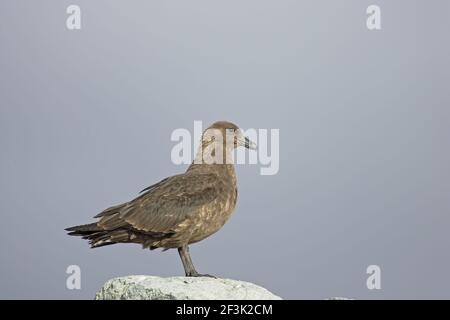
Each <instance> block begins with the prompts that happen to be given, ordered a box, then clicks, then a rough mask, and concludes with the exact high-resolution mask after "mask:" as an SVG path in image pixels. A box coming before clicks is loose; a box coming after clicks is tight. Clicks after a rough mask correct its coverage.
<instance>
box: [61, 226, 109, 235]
mask: <svg viewBox="0 0 450 320" xmlns="http://www.w3.org/2000/svg"><path fill="white" fill-rule="evenodd" d="M64 230H66V231H69V233H68V235H69V236H85V235H88V234H91V233H93V232H99V231H102V229H101V228H100V227H99V226H98V225H97V224H96V223H88V224H82V225H79V226H74V227H70V228H67V229H64Z"/></svg>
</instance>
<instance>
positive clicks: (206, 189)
mask: <svg viewBox="0 0 450 320" xmlns="http://www.w3.org/2000/svg"><path fill="white" fill-rule="evenodd" d="M238 147H244V148H247V149H256V144H255V143H254V142H252V141H251V140H250V139H249V138H248V137H246V136H244V134H243V132H242V130H241V129H240V128H239V127H238V126H237V125H235V124H233V123H231V122H228V121H217V122H215V123H213V124H212V125H210V126H209V127H208V128H207V129H206V130H204V131H203V133H202V136H201V141H200V144H199V147H198V151H197V153H196V155H195V158H194V160H193V162H192V163H191V164H190V165H189V167H188V168H187V170H186V171H185V172H184V173H181V174H177V175H173V176H170V177H167V178H165V179H163V180H161V181H159V182H157V183H155V184H153V185H151V186H149V187H147V188H145V189H143V190H142V191H141V192H140V193H139V195H138V196H137V197H136V198H134V199H132V200H131V201H128V202H125V203H121V204H118V205H115V206H112V207H109V208H107V209H105V210H104V211H102V212H100V213H99V214H97V215H96V216H95V217H94V218H95V219H98V220H97V221H96V222H93V223H89V224H84V225H78V226H74V227H70V228H66V229H65V230H66V231H68V235H71V236H81V237H82V239H86V240H88V241H89V244H90V246H91V248H98V247H103V246H107V245H113V244H118V243H136V244H141V245H142V248H144V249H150V250H154V249H157V248H161V249H162V250H163V251H166V250H168V249H177V250H178V253H179V256H180V258H181V262H182V264H183V268H184V272H185V275H186V277H201V276H209V277H215V276H211V275H209V274H201V273H199V272H197V270H196V269H195V267H194V264H193V262H192V259H191V256H190V253H189V246H190V245H191V244H194V243H197V242H199V241H202V240H204V239H205V238H207V237H209V236H210V235H212V234H214V233H216V232H217V231H218V230H219V229H221V228H222V226H223V225H224V224H225V223H226V222H227V220H228V219H229V218H230V216H231V215H232V213H233V212H234V209H235V207H236V202H237V196H238V192H237V184H236V172H235V168H234V163H233V157H232V154H233V151H234V149H236V148H238Z"/></svg>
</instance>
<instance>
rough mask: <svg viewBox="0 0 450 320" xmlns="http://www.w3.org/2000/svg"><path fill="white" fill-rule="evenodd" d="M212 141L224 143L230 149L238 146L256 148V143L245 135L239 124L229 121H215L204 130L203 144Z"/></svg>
mask: <svg viewBox="0 0 450 320" xmlns="http://www.w3.org/2000/svg"><path fill="white" fill-rule="evenodd" d="M212 143H216V144H223V146H226V147H225V149H228V150H229V149H234V148H237V147H244V148H247V149H252V150H255V149H256V143H254V142H253V141H251V140H250V139H249V138H248V137H246V136H244V134H243V133H242V131H241V129H239V127H238V126H237V125H235V124H234V123H231V122H228V121H217V122H214V123H213V124H212V125H210V126H209V127H208V128H207V129H206V130H205V131H204V132H203V135H202V145H203V146H205V145H209V144H212Z"/></svg>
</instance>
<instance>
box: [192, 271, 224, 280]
mask: <svg viewBox="0 0 450 320" xmlns="http://www.w3.org/2000/svg"><path fill="white" fill-rule="evenodd" d="M186 277H207V278H214V279H217V277H216V276H213V275H211V274H202V273H198V272H191V273H189V274H186Z"/></svg>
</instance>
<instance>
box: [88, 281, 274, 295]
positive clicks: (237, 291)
mask: <svg viewBox="0 0 450 320" xmlns="http://www.w3.org/2000/svg"><path fill="white" fill-rule="evenodd" d="M95 299H96V300H119V299H121V300H124V299H125V300H202V299H205V300H235V299H243V300H252V299H254V300H280V299H281V298H280V297H278V296H276V295H274V294H272V293H271V292H269V291H268V290H266V289H264V288H262V287H260V286H257V285H255V284H253V283H249V282H244V281H237V280H230V279H214V278H207V277H199V278H187V277H169V278H162V277H155V276H126V277H119V278H114V279H111V280H109V281H107V282H106V283H105V284H104V285H103V287H102V288H101V289H100V291H99V292H97V294H96V295H95Z"/></svg>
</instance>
